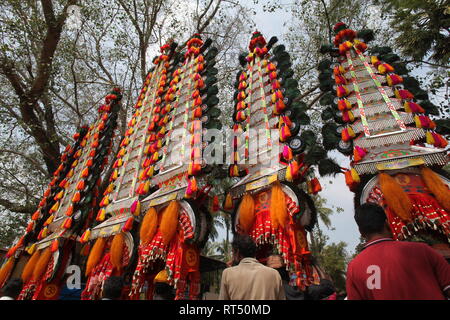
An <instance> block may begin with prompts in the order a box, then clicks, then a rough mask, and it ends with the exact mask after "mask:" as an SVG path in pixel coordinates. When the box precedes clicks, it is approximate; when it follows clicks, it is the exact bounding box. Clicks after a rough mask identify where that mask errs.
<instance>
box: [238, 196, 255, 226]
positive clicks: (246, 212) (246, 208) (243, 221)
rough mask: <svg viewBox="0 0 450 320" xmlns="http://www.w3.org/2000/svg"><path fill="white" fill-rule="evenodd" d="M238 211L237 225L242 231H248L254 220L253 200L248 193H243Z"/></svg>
mask: <svg viewBox="0 0 450 320" xmlns="http://www.w3.org/2000/svg"><path fill="white" fill-rule="evenodd" d="M238 212H239V225H240V227H241V229H242V231H244V232H245V233H248V232H249V231H250V228H251V227H252V226H253V223H254V222H255V201H254V200H253V197H252V196H251V195H250V194H248V193H247V194H245V195H244V197H243V198H242V202H241V204H240V205H239V210H238Z"/></svg>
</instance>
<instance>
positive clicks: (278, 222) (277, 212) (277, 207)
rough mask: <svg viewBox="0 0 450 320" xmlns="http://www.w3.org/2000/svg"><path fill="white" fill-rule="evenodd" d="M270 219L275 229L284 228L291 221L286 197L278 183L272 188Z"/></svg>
mask: <svg viewBox="0 0 450 320" xmlns="http://www.w3.org/2000/svg"><path fill="white" fill-rule="evenodd" d="M270 219H271V220H272V226H273V227H274V228H275V229H276V228H278V227H279V226H281V227H282V228H284V227H285V226H286V224H287V222H288V220H289V214H288V212H287V206H286V197H285V195H284V192H283V189H281V184H280V183H279V182H276V183H275V184H274V185H273V187H272V192H271V196H270Z"/></svg>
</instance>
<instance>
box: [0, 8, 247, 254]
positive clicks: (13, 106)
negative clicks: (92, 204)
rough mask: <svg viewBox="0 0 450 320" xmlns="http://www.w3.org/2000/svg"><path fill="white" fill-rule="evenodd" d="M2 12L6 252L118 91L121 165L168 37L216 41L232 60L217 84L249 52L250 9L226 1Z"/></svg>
mask: <svg viewBox="0 0 450 320" xmlns="http://www.w3.org/2000/svg"><path fill="white" fill-rule="evenodd" d="M72 5H77V6H79V8H80V21H79V24H78V25H77V26H75V27H71V28H69V27H68V26H66V25H65V22H66V19H67V18H68V14H67V9H68V8H69V7H70V6H72ZM0 9H1V10H0V21H1V24H0V33H1V35H2V37H1V39H0V85H1V86H0V96H1V98H0V128H1V130H0V216H1V221H2V222H1V225H0V237H1V238H2V239H3V238H4V239H5V241H4V242H3V243H2V245H7V244H10V243H11V241H12V239H13V238H14V237H15V236H17V235H18V234H20V233H21V232H22V230H21V229H20V226H22V227H23V226H24V225H25V224H26V221H27V217H28V216H29V215H30V214H31V213H33V212H34V211H35V209H36V205H37V203H38V202H39V200H40V197H41V195H42V193H43V191H44V190H43V188H44V187H45V186H46V185H47V183H48V182H47V181H48V179H49V177H51V175H52V174H53V172H54V170H55V169H56V167H57V166H58V164H59V157H60V151H61V149H62V147H65V146H66V145H67V144H69V143H71V142H72V141H73V139H72V135H73V134H74V133H75V131H76V129H77V127H80V126H81V125H82V124H85V123H92V121H93V119H94V117H95V111H96V109H97V106H98V104H99V102H100V100H101V99H102V98H103V96H104V94H105V93H106V92H108V91H109V90H110V88H111V86H113V85H114V86H115V85H117V86H120V87H121V88H122V92H123V93H124V99H123V105H124V108H123V110H122V111H121V113H120V115H119V128H118V130H117V131H116V139H115V141H114V147H113V152H112V155H111V157H114V155H115V154H116V153H117V148H118V145H119V142H120V140H121V138H122V136H123V134H124V132H125V128H126V124H127V118H128V116H129V114H130V113H131V112H132V109H133V108H132V106H133V103H134V101H135V100H136V98H137V95H138V93H139V90H140V87H141V86H142V79H143V77H145V75H146V74H147V71H148V68H149V67H150V66H151V57H152V56H154V55H156V54H157V53H158V52H159V47H160V46H161V45H162V44H164V43H166V41H167V40H169V39H170V38H174V39H175V40H176V41H178V42H179V45H180V46H183V41H185V40H186V39H188V37H190V36H191V35H192V34H193V33H195V32H202V33H203V36H204V37H207V36H209V37H211V38H212V39H213V40H215V43H214V45H216V46H217V47H218V48H219V56H218V59H219V60H220V61H223V62H225V63H223V64H221V65H220V66H218V69H219V74H218V76H217V77H218V79H219V84H220V85H221V86H222V85H223V87H224V88H227V86H228V87H231V84H228V83H229V82H230V81H229V79H230V78H231V75H229V74H228V73H229V72H230V70H232V68H233V65H237V64H238V62H237V59H236V60H235V59H234V57H235V56H236V55H237V53H236V52H239V48H240V46H241V45H240V43H239V41H240V40H241V39H240V38H239V37H237V35H239V34H240V33H241V32H246V31H247V29H246V28H247V25H243V24H242V23H240V21H242V20H243V18H244V17H246V19H247V20H248V19H249V18H251V15H250V14H249V12H248V10H247V9H246V8H245V7H243V6H242V5H240V4H239V3H235V2H233V1H227V0H207V1H201V0H199V1H196V2H195V3H193V2H191V1H185V2H180V1H175V0H167V1H149V0H135V1H121V0H113V1H106V0H99V1H85V0H78V1H76V0H41V1H33V0H27V1H15V0H5V1H2V3H1V4H0ZM232 58H233V59H232ZM230 61H233V63H231V62H230ZM222 105H223V106H227V104H226V102H224V101H222ZM227 107H228V106H227ZM110 163H111V165H112V162H110ZM111 172H112V170H111V166H109V167H108V168H106V169H105V172H104V174H103V181H106V182H107V181H108V177H109V174H110V173H111ZM30 173H31V174H30ZM7 234H8V236H7Z"/></svg>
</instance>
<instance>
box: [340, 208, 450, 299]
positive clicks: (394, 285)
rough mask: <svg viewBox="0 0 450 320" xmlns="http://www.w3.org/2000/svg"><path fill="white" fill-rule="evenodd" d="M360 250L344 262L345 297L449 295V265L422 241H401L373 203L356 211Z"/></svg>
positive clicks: (424, 296) (379, 297)
mask: <svg viewBox="0 0 450 320" xmlns="http://www.w3.org/2000/svg"><path fill="white" fill-rule="evenodd" d="M355 220H356V223H357V224H358V228H359V232H360V233H361V235H362V236H363V237H364V238H365V239H366V240H367V243H366V245H365V246H364V249H363V250H362V252H361V253H360V254H358V255H357V256H356V257H355V258H354V259H353V260H352V261H351V262H350V263H349V265H348V269H347V299H348V300H444V299H446V298H450V265H449V264H448V263H447V261H445V259H444V257H443V256H441V255H440V254H439V253H437V252H436V251H435V250H433V249H432V248H430V247H429V246H428V245H426V244H423V243H414V242H403V241H402V242H401V241H394V240H393V239H392V233H391V230H390V228H389V224H388V222H387V219H386V214H385V213H384V210H383V208H381V207H380V206H378V205H376V204H373V203H366V204H363V205H362V206H361V207H359V208H358V209H357V210H356V213H355Z"/></svg>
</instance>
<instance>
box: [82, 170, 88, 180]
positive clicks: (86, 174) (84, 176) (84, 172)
mask: <svg viewBox="0 0 450 320" xmlns="http://www.w3.org/2000/svg"><path fill="white" fill-rule="evenodd" d="M88 175H89V169H88V168H84V169H83V171H82V172H81V177H82V178H87V176H88Z"/></svg>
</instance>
